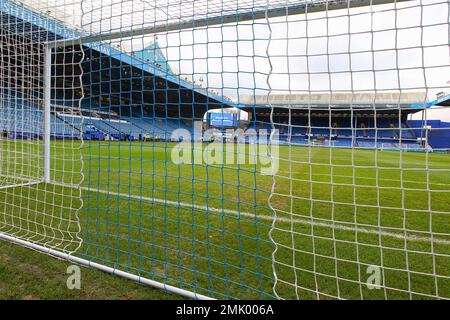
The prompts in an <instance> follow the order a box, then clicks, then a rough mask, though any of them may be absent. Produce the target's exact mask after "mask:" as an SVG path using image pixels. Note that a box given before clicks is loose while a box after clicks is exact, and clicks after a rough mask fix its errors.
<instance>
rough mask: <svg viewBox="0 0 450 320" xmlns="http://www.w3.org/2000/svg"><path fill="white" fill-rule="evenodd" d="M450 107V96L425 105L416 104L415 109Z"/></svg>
mask: <svg viewBox="0 0 450 320" xmlns="http://www.w3.org/2000/svg"><path fill="white" fill-rule="evenodd" d="M435 106H440V107H450V94H448V95H446V96H443V97H441V98H438V99H436V100H433V101H431V102H428V103H424V104H414V105H413V106H412V107H413V108H430V107H435Z"/></svg>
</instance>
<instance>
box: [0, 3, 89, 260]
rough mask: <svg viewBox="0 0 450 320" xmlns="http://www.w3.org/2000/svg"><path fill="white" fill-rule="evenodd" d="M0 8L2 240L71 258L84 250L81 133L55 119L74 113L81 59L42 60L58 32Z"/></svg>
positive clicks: (43, 19)
mask: <svg viewBox="0 0 450 320" xmlns="http://www.w3.org/2000/svg"><path fill="white" fill-rule="evenodd" d="M48 5H50V4H48ZM54 6H55V4H51V7H52V8H53V7H54ZM0 9H1V12H0V13H1V20H0V41H1V47H0V48H1V49H0V56H1V58H0V131H1V134H0V136H1V138H0V231H1V232H2V234H1V236H2V238H4V239H8V240H14V239H15V240H17V239H19V240H23V241H27V242H29V243H32V244H40V245H43V246H45V247H47V248H53V249H58V250H60V251H63V252H71V251H74V250H75V249H76V248H77V247H78V246H79V245H80V243H81V239H80V238H78V236H77V232H78V231H79V230H78V229H79V227H78V221H77V217H76V212H77V210H78V209H79V208H80V206H81V199H80V194H79V191H77V189H76V187H75V188H74V186H76V185H77V184H79V183H80V182H81V168H82V167H81V166H80V163H79V161H80V153H79V151H78V149H79V146H78V141H77V142H75V143H74V141H75V140H80V138H81V131H80V129H79V128H76V127H75V126H74V125H73V124H72V123H68V122H64V121H62V120H61V119H60V118H58V112H60V111H61V110H63V109H65V108H70V109H71V110H77V107H76V106H77V97H76V96H77V94H76V93H75V92H76V91H77V90H80V81H79V79H78V77H79V74H80V70H79V66H78V65H77V63H79V60H80V56H81V52H78V53H76V52H74V50H71V49H70V48H65V49H64V50H63V52H64V53H65V55H64V57H63V55H55V54H51V53H49V54H47V51H46V48H47V43H48V42H49V41H51V40H52V38H53V39H54V38H55V37H56V36H55V30H56V29H58V28H59V31H60V32H64V26H63V25H58V24H55V23H54V21H52V20H51V19H50V18H49V17H48V16H46V15H45V13H42V12H39V11H33V9H32V7H30V6H25V5H24V4H22V3H18V2H14V1H1V2H0ZM44 12H45V11H44ZM69 56H70V58H69ZM77 60H78V61H77ZM57 69H63V72H60V70H57ZM56 73H58V76H59V77H64V82H62V83H59V84H58V85H57V84H56V81H53V80H54V79H55V76H56ZM50 141H51V142H50ZM50 143H51V144H50Z"/></svg>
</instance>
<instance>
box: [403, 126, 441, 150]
mask: <svg viewBox="0 0 450 320" xmlns="http://www.w3.org/2000/svg"><path fill="white" fill-rule="evenodd" d="M408 125H409V126H410V127H411V128H413V130H414V132H415V134H416V136H417V137H424V136H425V131H424V130H423V129H421V128H423V127H424V126H425V125H426V126H430V127H431V130H429V131H428V144H429V145H430V146H431V147H432V148H433V149H450V122H444V121H441V120H427V121H424V120H409V121H408Z"/></svg>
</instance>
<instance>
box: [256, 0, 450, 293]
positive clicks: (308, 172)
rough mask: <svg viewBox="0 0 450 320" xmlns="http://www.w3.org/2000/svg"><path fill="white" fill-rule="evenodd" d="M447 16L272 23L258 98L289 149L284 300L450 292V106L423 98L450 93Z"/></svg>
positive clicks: (375, 13) (274, 197) (442, 11)
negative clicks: (446, 124)
mask: <svg viewBox="0 0 450 320" xmlns="http://www.w3.org/2000/svg"><path fill="white" fill-rule="evenodd" d="M449 15H450V8H449V3H448V1H439V0H438V1H408V2H403V3H392V4H386V5H380V6H370V5H369V6H366V7H362V8H357V9H352V8H347V9H343V10H336V11H328V10H324V11H323V12H318V13H306V14H305V15H301V16H286V17H285V18H284V19H281V18H280V19H277V20H268V21H267V23H268V24H269V25H270V29H271V33H270V45H269V49H268V57H269V59H270V63H271V71H270V76H269V85H270V92H269V94H268V95H266V96H259V97H257V98H256V100H257V101H258V100H259V103H261V104H266V105H269V106H270V107H271V109H272V125H273V128H276V129H279V130H280V132H282V133H283V134H281V135H280V137H281V138H280V140H281V142H283V143H285V144H286V146H285V147H282V148H281V149H280V154H279V162H280V165H279V167H280V170H279V172H278V173H277V174H276V175H275V176H274V189H273V191H274V192H273V193H272V194H271V197H270V206H271V208H272V209H273V210H274V212H275V214H276V217H275V220H274V223H273V228H272V230H271V238H272V240H273V242H274V244H275V246H276V250H275V252H274V254H273V259H274V260H273V270H274V274H275V276H276V283H275V285H274V291H275V293H276V295H277V296H278V297H279V298H285V299H305V298H306V299H309V298H314V299H326V298H340V299H370V298H372V299H373V298H375V299H396V298H407V299H414V298H424V297H431V298H448V297H449V291H448V285H449V283H450V278H449V277H450V273H449V269H448V261H449V259H450V241H449V240H450V228H449V226H450V225H449V221H448V217H449V213H450V207H449V205H448V201H447V200H446V199H447V198H448V195H449V191H450V179H449V172H450V171H449V170H450V166H449V163H450V162H449V161H448V155H447V154H446V153H447V152H448V145H442V144H439V143H437V142H436V139H435V138H437V137H438V136H439V135H441V134H444V132H447V133H448V128H443V127H442V128H438V127H436V126H435V125H433V127H432V126H431V122H430V121H431V120H430V118H432V119H448V117H449V115H450V113H449V111H448V109H446V108H445V107H439V106H434V107H431V106H430V105H425V103H426V102H428V101H432V100H435V99H436V98H435V97H436V94H437V93H439V92H441V91H444V92H447V93H448V89H449V82H448V72H449V71H450V68H449V64H450V62H449V48H448V43H449ZM421 103H423V104H424V105H420V104H421ZM414 107H416V108H417V109H414ZM280 112H282V113H284V114H285V115H286V116H284V117H279V116H278V117H277V115H279V114H280ZM414 119H416V120H414ZM424 128H427V129H424ZM432 145H434V146H435V148H434V153H432V152H431V151H432V150H433V148H432ZM406 151H415V152H406ZM286 220H289V221H290V222H289V223H286Z"/></svg>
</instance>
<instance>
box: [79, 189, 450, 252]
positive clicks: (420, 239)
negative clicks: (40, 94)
mask: <svg viewBox="0 0 450 320" xmlns="http://www.w3.org/2000/svg"><path fill="white" fill-rule="evenodd" d="M81 189H82V190H85V191H92V192H98V193H103V194H110V195H115V196H120V197H124V198H132V199H137V200H145V201H149V202H154V203H159V204H165V205H171V206H175V207H184V208H193V209H197V210H200V211H207V212H208V211H209V212H215V213H227V214H230V215H234V216H237V217H239V216H244V217H248V218H253V219H255V218H256V219H261V220H267V221H270V222H272V221H273V216H267V215H261V214H258V215H256V214H254V213H250V212H245V211H240V212H239V211H235V210H230V209H219V208H214V207H207V206H200V205H196V204H190V203H186V202H178V201H171V200H164V199H158V198H150V197H142V196H136V195H130V194H125V193H118V192H113V191H107V190H101V189H94V188H87V187H81ZM277 221H279V222H286V223H298V224H305V225H311V226H315V227H324V228H333V229H337V230H343V231H352V232H355V231H357V232H361V233H366V234H376V235H382V236H387V237H392V238H396V239H402V240H409V241H417V242H433V243H439V244H446V245H450V240H445V239H436V238H431V237H421V236H416V235H404V234H401V233H395V232H389V231H381V230H375V229H366V228H358V227H356V228H355V227H349V226H346V225H343V224H340V223H326V222H318V221H310V220H307V219H292V220H291V219H288V218H281V217H277ZM374 228H375V227H374Z"/></svg>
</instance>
